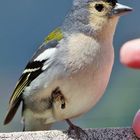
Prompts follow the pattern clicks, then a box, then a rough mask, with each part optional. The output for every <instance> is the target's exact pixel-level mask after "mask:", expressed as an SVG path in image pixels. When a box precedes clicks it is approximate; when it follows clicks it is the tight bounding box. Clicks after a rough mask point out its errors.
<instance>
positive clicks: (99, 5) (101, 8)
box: [95, 4, 104, 12]
mask: <svg viewBox="0 0 140 140" xmlns="http://www.w3.org/2000/svg"><path fill="white" fill-rule="evenodd" d="M95 9H96V10H97V11H98V12H102V11H103V9H104V6H103V4H96V5H95Z"/></svg>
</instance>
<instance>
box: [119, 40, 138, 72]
mask: <svg viewBox="0 0 140 140" xmlns="http://www.w3.org/2000/svg"><path fill="white" fill-rule="evenodd" d="M120 61H121V63H122V64H123V65H125V66H127V67H130V68H135V69H140V39H136V40H132V41H129V42H127V43H125V44H124V45H123V46H122V48H121V50H120Z"/></svg>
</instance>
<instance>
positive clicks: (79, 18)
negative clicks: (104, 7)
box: [61, 0, 94, 36]
mask: <svg viewBox="0 0 140 140" xmlns="http://www.w3.org/2000/svg"><path fill="white" fill-rule="evenodd" d="M75 1H76V0H75ZM78 1H84V0H77V2H78ZM85 1H87V0H85ZM86 6H87V3H82V4H80V5H78V6H77V5H74V6H73V7H72V9H71V11H70V12H69V14H68V15H67V16H66V18H65V21H64V23H63V25H62V27H61V28H62V30H63V31H64V32H67V33H68V34H71V33H74V32H83V33H85V34H87V35H90V36H91V34H94V30H93V29H92V28H91V26H90V25H89V15H90V13H89V10H88V9H87V8H86Z"/></svg>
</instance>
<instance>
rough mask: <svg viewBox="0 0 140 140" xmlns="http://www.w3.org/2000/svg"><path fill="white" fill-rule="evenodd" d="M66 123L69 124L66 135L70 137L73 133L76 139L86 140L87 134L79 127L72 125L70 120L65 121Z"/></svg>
mask: <svg viewBox="0 0 140 140" xmlns="http://www.w3.org/2000/svg"><path fill="white" fill-rule="evenodd" d="M66 122H67V123H68V124H69V129H68V135H71V134H72V132H73V131H74V132H75V134H76V139H78V140H82V139H84V140H87V139H88V135H87V133H86V132H85V131H84V130H83V129H81V128H80V127H78V126H76V125H74V124H73V123H72V122H71V121H70V120H68V119H67V120H66Z"/></svg>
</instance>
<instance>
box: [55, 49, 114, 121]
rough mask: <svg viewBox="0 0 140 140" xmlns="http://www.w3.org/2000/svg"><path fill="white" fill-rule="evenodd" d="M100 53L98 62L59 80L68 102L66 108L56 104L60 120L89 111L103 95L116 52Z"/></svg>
mask: <svg viewBox="0 0 140 140" xmlns="http://www.w3.org/2000/svg"><path fill="white" fill-rule="evenodd" d="M108 52H109V53H108ZM108 52H103V53H105V54H104V55H103V54H100V58H98V59H97V60H98V62H95V63H94V62H93V63H91V64H89V65H85V67H84V68H83V69H81V70H79V71H77V72H76V73H73V74H71V75H70V76H68V77H67V78H64V79H61V80H60V81H58V83H59V84H58V85H59V87H60V88H61V92H62V93H63V95H64V97H65V99H66V104H65V108H64V109H61V108H58V107H57V105H56V106H55V105H54V108H55V116H56V118H57V119H58V120H59V119H60V120H61V119H62V120H63V119H66V118H73V117H76V116H79V115H81V114H83V113H85V112H87V111H89V110H90V109H91V108H92V107H93V106H94V105H95V104H96V103H97V102H98V100H99V99H100V98H101V96H102V95H103V93H104V91H105V89H106V87H107V84H108V81H109V78H110V74H111V70H112V65H113V60H114V53H113V49H112V48H110V50H108Z"/></svg>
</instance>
